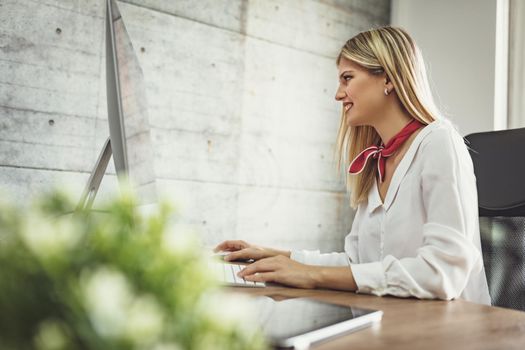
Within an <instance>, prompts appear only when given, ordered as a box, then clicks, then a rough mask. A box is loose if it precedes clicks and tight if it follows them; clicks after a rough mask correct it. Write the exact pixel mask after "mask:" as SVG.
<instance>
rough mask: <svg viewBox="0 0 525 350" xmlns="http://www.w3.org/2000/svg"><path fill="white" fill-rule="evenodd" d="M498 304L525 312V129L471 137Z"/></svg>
mask: <svg viewBox="0 0 525 350" xmlns="http://www.w3.org/2000/svg"><path fill="white" fill-rule="evenodd" d="M465 139H466V143H467V146H468V147H469V152H470V155H471V157H472V162H473V164H474V172H475V174H476V181H477V189H478V206H479V216H480V218H479V222H480V233H481V246H482V250H483V260H484V264H485V271H486V274H487V281H488V284H489V291H490V296H491V299H492V304H493V305H495V306H501V307H507V308H512V309H518V310H523V311H525V128H520V129H511V130H502V131H490V132H483V133H475V134H470V135H467V136H465Z"/></svg>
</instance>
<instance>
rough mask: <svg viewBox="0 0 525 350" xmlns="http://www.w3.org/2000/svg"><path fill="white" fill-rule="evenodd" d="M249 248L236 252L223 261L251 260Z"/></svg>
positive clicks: (225, 257) (226, 256)
mask: <svg viewBox="0 0 525 350" xmlns="http://www.w3.org/2000/svg"><path fill="white" fill-rule="evenodd" d="M252 255H253V254H251V250H250V248H246V249H241V250H237V251H234V252H231V253H230V254H228V255H225V256H224V260H225V261H233V260H239V259H253V256H252Z"/></svg>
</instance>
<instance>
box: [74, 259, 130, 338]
mask: <svg viewBox="0 0 525 350" xmlns="http://www.w3.org/2000/svg"><path fill="white" fill-rule="evenodd" d="M82 286H83V292H84V298H85V302H86V306H87V312H88V314H89V317H90V319H91V322H92V323H93V326H94V327H95V329H96V331H97V332H98V333H99V334H101V335H103V336H110V337H119V336H122V335H123V334H124V332H125V329H126V327H127V319H126V318H127V316H128V315H127V313H128V312H127V310H128V307H129V305H130V304H131V302H132V300H133V292H132V290H131V287H130V285H129V282H128V280H127V279H126V277H125V276H124V275H123V274H122V273H120V272H119V271H115V270H110V269H108V268H106V267H102V268H99V269H97V270H96V271H95V272H94V273H90V274H87V275H83V276H82Z"/></svg>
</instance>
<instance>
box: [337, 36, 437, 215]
mask: <svg viewBox="0 0 525 350" xmlns="http://www.w3.org/2000/svg"><path fill="white" fill-rule="evenodd" d="M343 57H344V58H346V59H347V60H350V61H352V62H354V63H356V64H358V65H360V66H361V67H363V68H364V69H366V70H367V71H368V72H369V74H372V75H381V74H385V73H386V76H387V77H388V78H389V79H390V81H391V82H392V84H393V85H394V90H393V92H394V93H395V94H396V95H397V98H398V99H399V101H400V102H401V105H402V107H403V108H404V109H405V111H406V112H408V114H410V115H411V116H412V117H413V118H414V119H416V120H418V121H419V122H421V123H422V124H424V125H428V124H430V123H432V122H433V121H434V120H437V119H439V116H440V115H441V113H440V112H439V110H438V108H437V106H436V104H435V103H434V99H433V98H432V93H431V90H430V86H429V83H428V79H427V73H426V69H425V63H424V60H423V56H422V54H421V51H420V49H419V48H418V47H417V45H416V43H415V42H414V40H413V39H412V38H411V37H410V35H408V33H407V32H406V31H405V30H403V29H402V28H398V27H392V26H384V27H379V28H374V29H370V30H368V31H364V32H361V33H359V34H357V35H355V36H354V37H352V38H351V39H350V40H348V41H347V42H346V43H345V45H344V46H343V47H342V48H341V52H340V53H339V55H338V56H337V60H336V63H337V65H339V63H340V61H341V59H342V58H343ZM380 142H381V138H380V136H379V134H378V133H377V132H376V130H375V129H374V128H373V127H372V126H368V125H362V126H355V127H354V126H350V125H349V123H348V121H347V120H346V118H345V113H344V110H342V112H341V122H340V125H339V132H338V134H337V141H336V159H337V169H338V171H341V165H343V164H344V169H347V168H348V166H349V163H350V161H351V160H352V159H354V158H355V157H356V156H357V155H358V154H359V153H360V152H362V151H363V150H364V149H365V148H367V147H369V146H370V145H372V144H373V145H379V143H380ZM375 169H376V166H375V164H374V163H373V162H369V163H368V164H367V165H366V167H365V168H364V170H363V171H362V172H361V173H360V174H357V175H349V174H346V184H347V189H348V191H349V192H350V194H351V196H350V205H351V206H352V207H353V208H356V207H357V206H358V205H359V203H361V202H363V201H365V200H366V199H367V197H368V192H369V190H370V188H371V187H372V186H373V184H374V183H373V181H375Z"/></svg>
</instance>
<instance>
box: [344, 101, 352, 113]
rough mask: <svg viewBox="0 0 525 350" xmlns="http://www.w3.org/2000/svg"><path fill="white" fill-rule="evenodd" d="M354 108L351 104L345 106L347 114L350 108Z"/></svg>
mask: <svg viewBox="0 0 525 350" xmlns="http://www.w3.org/2000/svg"><path fill="white" fill-rule="evenodd" d="M353 106H354V104H353V103H349V104H347V105H345V113H346V112H348V111H349V110H350V108H352V107H353Z"/></svg>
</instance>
